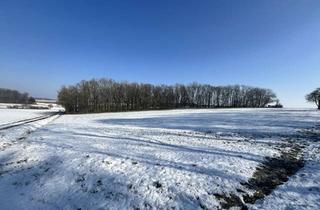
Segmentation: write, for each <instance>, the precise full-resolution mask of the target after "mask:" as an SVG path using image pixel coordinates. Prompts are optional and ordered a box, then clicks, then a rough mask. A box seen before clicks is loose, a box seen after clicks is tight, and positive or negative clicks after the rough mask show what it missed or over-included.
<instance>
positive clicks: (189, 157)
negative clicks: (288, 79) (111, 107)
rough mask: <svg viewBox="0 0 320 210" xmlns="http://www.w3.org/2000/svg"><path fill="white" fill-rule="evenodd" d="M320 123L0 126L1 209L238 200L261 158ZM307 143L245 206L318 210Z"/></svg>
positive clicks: (206, 120) (48, 122) (222, 115)
mask: <svg viewBox="0 0 320 210" xmlns="http://www.w3.org/2000/svg"><path fill="white" fill-rule="evenodd" d="M0 111H1V110H0ZM6 111H8V110H6ZM17 111H18V110H17ZM19 111H20V110H19ZM13 115H14V114H13ZM13 115H12V116H13ZM4 116H5V115H4V114H2V113H0V122H1V123H2V122H6V121H7V122H12V121H15V120H17V119H18V118H15V117H12V118H10V117H4ZM6 116H8V115H6ZM319 120H320V112H318V111H316V110H290V109H278V110H276V109H217V110H170V111H146V112H126V113H105V114H84V115H63V116H61V117H58V116H53V117H51V118H48V119H45V120H42V121H37V122H34V123H29V124H26V125H22V126H19V127H15V128H11V129H7V130H0V141H1V143H2V144H1V143H0V207H1V209H80V208H81V209H158V208H162V209H171V208H172V209H218V208H220V207H221V206H220V205H221V201H220V200H219V199H218V198H217V197H216V196H215V194H227V195H228V194H236V195H239V196H240V194H241V192H242V191H246V189H245V188H244V186H243V185H241V183H243V182H246V181H248V179H250V178H251V177H252V175H253V173H254V172H255V170H256V167H257V166H259V164H261V163H262V162H263V161H264V160H265V158H266V157H273V156H279V154H280V153H281V150H283V149H285V148H286V147H287V145H288V144H287V141H288V140H292V139H300V140H301V139H303V140H304V141H308V138H307V137H308V135H305V138H302V136H301V135H302V132H301V131H308V132H309V131H310V132H311V134H312V135H318V134H319V127H317V126H319V125H318V123H319ZM304 133H305V132H304ZM304 133H303V135H304ZM311 134H310V135H311ZM319 135H320V134H319ZM310 139H312V141H311V140H310V142H308V146H307V147H306V148H305V149H304V156H305V159H306V165H305V167H304V168H302V169H301V170H300V171H299V172H298V173H297V174H296V175H294V176H292V177H291V178H290V179H289V181H288V182H286V183H285V184H284V185H281V186H279V187H278V188H277V189H276V190H274V191H273V193H272V194H270V195H269V196H267V197H265V199H263V200H259V201H257V202H256V204H254V205H248V207H250V208H252V209H301V208H305V209H319V208H320V188H319V184H320V155H319V153H320V152H319V142H317V141H314V139H315V138H310ZM248 193H250V192H248Z"/></svg>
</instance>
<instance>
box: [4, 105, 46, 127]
mask: <svg viewBox="0 0 320 210" xmlns="http://www.w3.org/2000/svg"><path fill="white" fill-rule="evenodd" d="M51 112H52V110H38V109H0V126H1V125H4V124H9V123H13V122H17V121H20V120H26V119H31V118H35V117H40V116H44V115H47V114H48V113H51Z"/></svg>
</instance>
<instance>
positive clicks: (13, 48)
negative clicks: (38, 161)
mask: <svg viewBox="0 0 320 210" xmlns="http://www.w3.org/2000/svg"><path fill="white" fill-rule="evenodd" d="M319 43H320V1H318V0H304V1H298V0H277V1H273V0H266V1H263V0H261V1H255V0H252V1H243V0H242V1H236V0H234V1H231V0H225V1H223V0H210V1H205V0H203V1H198V0H193V1H187V0H184V1H182V0H179V1H177V0H168V1H165V0H161V1H153V0H146V1H142V0H131V1H125V0H121V1H112V0H91V1H89V0H87V1H83V0H77V1H71V0H64V1H63V0H46V1H43V0H38V1H34V0H20V1H15V0H1V1H0V87H5V88H13V89H18V90H24V91H27V92H29V93H30V94H32V95H34V96H36V97H50V98H55V97H56V93H57V90H58V89H59V88H60V87H61V86H62V85H64V84H74V83H76V82H78V81H80V80H82V79H91V78H100V77H108V78H113V79H115V80H127V81H136V82H148V83H153V84H160V83H161V84H174V83H190V82H193V81H197V82H200V83H209V84H213V85H228V84H246V85H252V86H259V87H266V88H271V89H273V90H274V91H275V92H276V93H277V95H278V97H279V98H280V100H281V102H283V104H284V105H286V106H288V107H306V106H312V105H311V104H307V103H306V102H305V100H304V96H305V94H306V93H308V92H310V91H311V90H313V89H314V88H316V87H319V86H320V44H319Z"/></svg>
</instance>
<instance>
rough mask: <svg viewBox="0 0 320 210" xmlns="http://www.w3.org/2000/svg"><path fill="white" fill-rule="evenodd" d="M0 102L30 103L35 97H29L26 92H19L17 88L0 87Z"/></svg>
mask: <svg viewBox="0 0 320 210" xmlns="http://www.w3.org/2000/svg"><path fill="white" fill-rule="evenodd" d="M0 102H1V103H21V104H31V103H34V102H35V99H34V98H33V97H29V94H28V93H20V92H19V91H17V90H10V89H4V88H0Z"/></svg>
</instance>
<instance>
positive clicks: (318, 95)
mask: <svg viewBox="0 0 320 210" xmlns="http://www.w3.org/2000/svg"><path fill="white" fill-rule="evenodd" d="M306 100H307V101H309V102H312V103H315V104H316V105H317V107H318V109H319V110H320V88H317V89H315V90H314V91H312V92H311V93H309V94H308V95H306Z"/></svg>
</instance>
